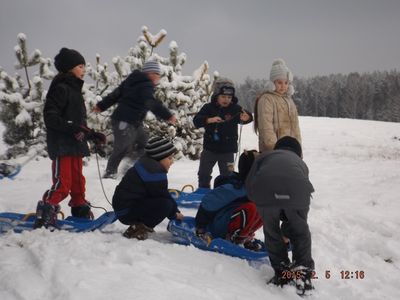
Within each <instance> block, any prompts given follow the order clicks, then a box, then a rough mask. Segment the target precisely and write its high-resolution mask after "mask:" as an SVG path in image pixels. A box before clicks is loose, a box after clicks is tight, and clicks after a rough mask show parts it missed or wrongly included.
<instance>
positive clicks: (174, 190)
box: [168, 189, 181, 198]
mask: <svg viewBox="0 0 400 300" xmlns="http://www.w3.org/2000/svg"><path fill="white" fill-rule="evenodd" d="M168 192H169V193H170V194H174V195H175V197H176V198H178V197H179V195H180V194H181V192H180V191H178V190H176V189H168Z"/></svg>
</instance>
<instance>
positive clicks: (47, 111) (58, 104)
mask: <svg viewBox="0 0 400 300" xmlns="http://www.w3.org/2000/svg"><path fill="white" fill-rule="evenodd" d="M67 105H68V90H67V88H66V87H64V86H62V85H58V86H57V87H55V88H54V89H53V90H52V91H51V94H48V95H47V99H46V103H45V105H44V109H43V119H44V123H45V125H46V127H47V128H51V129H53V130H56V131H59V132H64V133H67V134H74V133H77V132H79V131H82V129H81V128H80V125H83V124H74V123H73V122H72V121H70V120H66V119H65V118H64V117H63V111H64V109H65V108H66V106H67Z"/></svg>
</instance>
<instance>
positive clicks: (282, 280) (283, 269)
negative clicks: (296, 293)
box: [267, 262, 294, 287]
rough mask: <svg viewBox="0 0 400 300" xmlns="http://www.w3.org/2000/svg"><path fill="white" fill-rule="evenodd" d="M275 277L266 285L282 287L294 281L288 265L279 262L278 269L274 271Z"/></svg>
mask: <svg viewBox="0 0 400 300" xmlns="http://www.w3.org/2000/svg"><path fill="white" fill-rule="evenodd" d="M274 271H275V275H274V277H272V278H271V279H270V280H268V281H267V284H274V285H276V286H280V287H283V286H284V285H286V284H291V283H292V282H293V280H294V278H293V276H292V273H291V271H290V264H289V263H284V262H281V264H280V266H279V268H276V269H274Z"/></svg>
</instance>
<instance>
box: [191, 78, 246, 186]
mask: <svg viewBox="0 0 400 300" xmlns="http://www.w3.org/2000/svg"><path fill="white" fill-rule="evenodd" d="M251 121H253V116H252V115H251V113H250V112H248V111H245V110H243V108H242V107H241V106H240V105H239V104H238V99H237V98H236V97H235V86H234V84H233V82H232V80H230V79H228V78H219V79H217V80H216V81H215V82H214V85H213V93H212V95H211V101H210V103H206V104H205V105H204V106H203V107H202V108H201V110H200V111H199V112H198V113H197V114H196V116H195V117H194V118H193V123H194V125H195V126H196V127H197V128H201V127H204V129H205V132H204V138H203V151H202V153H201V156H200V165H199V171H198V173H197V175H198V178H199V187H200V188H210V182H211V173H212V170H213V168H214V165H215V164H216V163H217V162H218V167H219V171H220V174H221V175H223V176H228V175H229V174H230V172H231V169H230V166H231V165H232V164H233V163H234V155H235V153H236V152H237V151H238V124H248V123H250V122H251Z"/></svg>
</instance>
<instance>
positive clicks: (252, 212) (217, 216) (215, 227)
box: [196, 150, 263, 251]
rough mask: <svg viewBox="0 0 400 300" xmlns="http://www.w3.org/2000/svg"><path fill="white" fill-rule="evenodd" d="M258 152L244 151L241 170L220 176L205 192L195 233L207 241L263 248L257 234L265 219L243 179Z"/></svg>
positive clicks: (240, 163)
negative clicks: (221, 240)
mask: <svg viewBox="0 0 400 300" xmlns="http://www.w3.org/2000/svg"><path fill="white" fill-rule="evenodd" d="M257 154H258V152H257V151H255V150H252V151H244V152H243V153H242V155H240V159H239V173H233V174H232V175H230V176H228V177H223V178H221V176H219V177H217V178H216V180H215V183H214V186H216V187H215V188H214V189H213V190H212V191H211V192H209V193H208V194H206V195H205V196H204V197H203V199H202V202H201V204H200V207H199V210H198V211H197V214H196V234H197V235H198V236H200V237H201V238H203V239H205V240H207V239H209V238H210V237H209V236H208V232H209V233H211V236H212V238H223V239H227V240H229V241H231V242H233V243H235V244H241V245H243V246H244V247H245V248H248V249H250V250H256V251H257V250H261V249H262V247H263V245H262V243H261V242H259V241H257V240H255V239H254V233H255V232H256V231H257V230H258V229H259V228H261V226H262V224H263V222H262V219H261V217H260V215H259V214H258V213H257V209H256V205H255V204H254V203H253V202H252V201H250V200H249V198H248V197H247V193H246V190H245V188H244V182H245V180H246V177H247V174H248V173H249V171H250V168H251V166H252V164H253V162H254V159H255V157H256V155H257Z"/></svg>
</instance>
